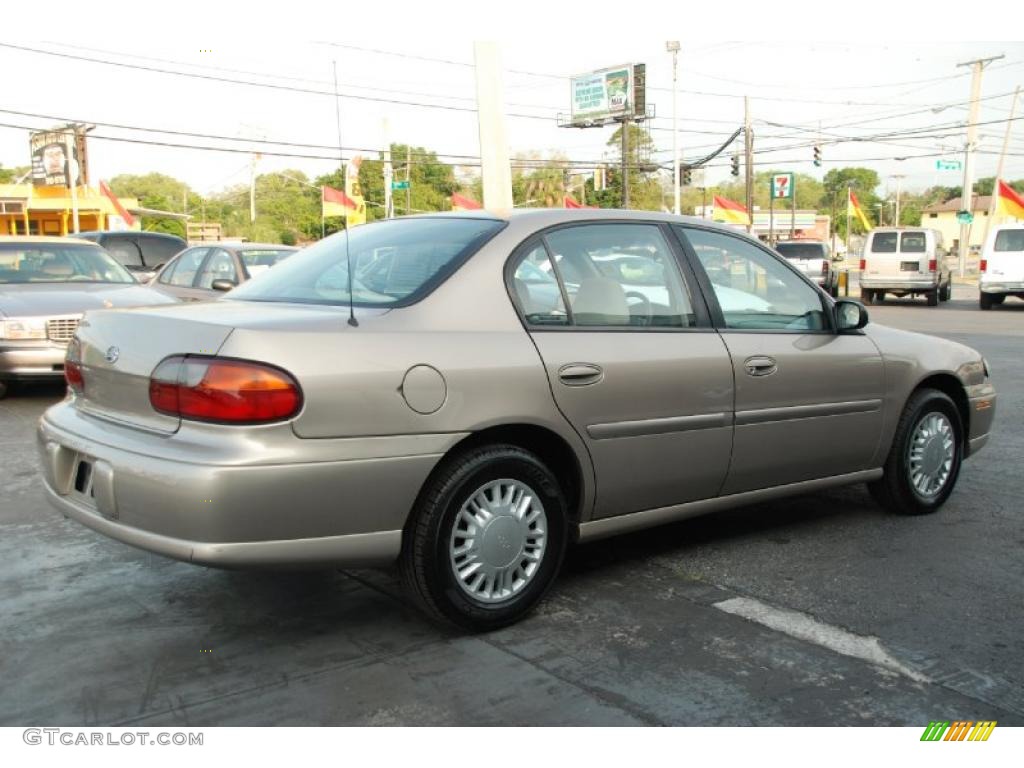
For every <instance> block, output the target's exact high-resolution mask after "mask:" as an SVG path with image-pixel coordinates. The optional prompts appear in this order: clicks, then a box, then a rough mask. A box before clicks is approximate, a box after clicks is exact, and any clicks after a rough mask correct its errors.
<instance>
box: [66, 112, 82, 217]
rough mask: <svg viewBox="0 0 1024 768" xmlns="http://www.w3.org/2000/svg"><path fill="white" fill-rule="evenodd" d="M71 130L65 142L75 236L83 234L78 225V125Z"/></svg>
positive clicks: (71, 127)
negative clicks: (76, 150)
mask: <svg viewBox="0 0 1024 768" xmlns="http://www.w3.org/2000/svg"><path fill="white" fill-rule="evenodd" d="M68 127H69V128H70V129H71V131H72V132H71V133H68V134H65V136H66V137H67V141H66V142H65V146H66V154H67V158H68V186H69V187H71V218H72V221H73V223H74V228H75V234H76V235H77V234H78V233H79V232H81V231H82V230H81V228H80V227H79V224H78V174H79V168H78V163H77V162H75V149H76V147H77V145H78V125H77V124H73V125H69V126H68Z"/></svg>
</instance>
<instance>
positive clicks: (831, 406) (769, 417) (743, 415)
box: [736, 400, 882, 427]
mask: <svg viewBox="0 0 1024 768" xmlns="http://www.w3.org/2000/svg"><path fill="white" fill-rule="evenodd" d="M881 408H882V401H881V400H854V401H850V402H845V403H817V404H815V405H793V406H789V407H786V408H760V409H757V410H753V411H737V412H736V426H737V427H739V426H743V425H745V424H764V423H766V422H769V421H789V420H791V419H814V418H820V417H822V416H843V415H846V414H850V413H871V412H872V411H878V410H881Z"/></svg>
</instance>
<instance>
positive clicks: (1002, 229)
mask: <svg viewBox="0 0 1024 768" xmlns="http://www.w3.org/2000/svg"><path fill="white" fill-rule="evenodd" d="M979 268H980V270H981V277H980V279H979V280H978V288H979V289H980V291H981V293H980V294H979V296H978V304H979V306H980V307H981V308H982V309H992V307H993V306H995V305H996V304H1002V303H1003V302H1004V301H1005V300H1006V297H1007V296H1016V297H1017V298H1018V299H1024V224H1001V225H999V226H997V227H993V228H992V231H991V232H989V233H988V239H986V240H985V248H984V249H983V250H982V252H981V264H980V265H979Z"/></svg>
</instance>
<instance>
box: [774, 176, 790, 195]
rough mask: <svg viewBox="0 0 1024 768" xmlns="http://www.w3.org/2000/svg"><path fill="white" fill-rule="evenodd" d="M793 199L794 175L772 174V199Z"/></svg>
mask: <svg viewBox="0 0 1024 768" xmlns="http://www.w3.org/2000/svg"><path fill="white" fill-rule="evenodd" d="M791 197H793V174H792V173H775V174H772V199H773V200H778V199H784V200H788V199H789V198H791Z"/></svg>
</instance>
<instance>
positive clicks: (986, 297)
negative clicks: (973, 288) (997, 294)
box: [978, 293, 995, 310]
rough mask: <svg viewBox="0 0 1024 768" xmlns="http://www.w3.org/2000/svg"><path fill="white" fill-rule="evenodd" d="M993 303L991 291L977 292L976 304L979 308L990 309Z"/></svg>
mask: <svg viewBox="0 0 1024 768" xmlns="http://www.w3.org/2000/svg"><path fill="white" fill-rule="evenodd" d="M994 303H995V302H994V301H993V296H992V294H991V293H979V294H978V306H979V307H980V308H981V309H984V310H989V309H992V305H993V304H994Z"/></svg>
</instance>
